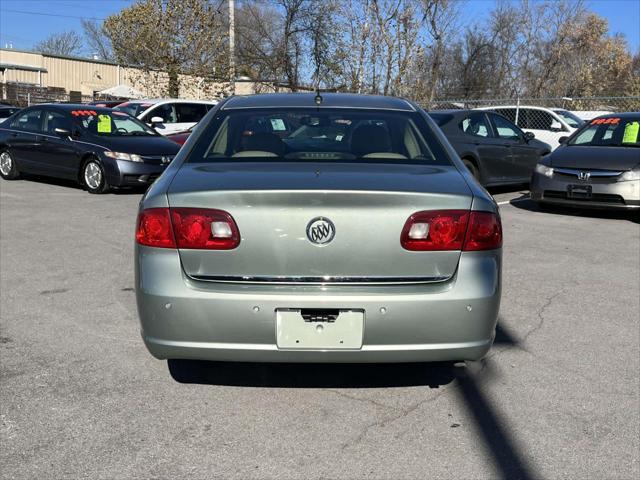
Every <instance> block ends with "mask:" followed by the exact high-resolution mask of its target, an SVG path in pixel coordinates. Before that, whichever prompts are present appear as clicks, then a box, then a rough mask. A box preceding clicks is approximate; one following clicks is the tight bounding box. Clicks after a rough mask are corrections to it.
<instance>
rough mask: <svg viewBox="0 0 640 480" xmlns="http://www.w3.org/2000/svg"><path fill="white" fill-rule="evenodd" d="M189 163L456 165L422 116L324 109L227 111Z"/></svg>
mask: <svg viewBox="0 0 640 480" xmlns="http://www.w3.org/2000/svg"><path fill="white" fill-rule="evenodd" d="M188 161H189V162H220V161H225V162H228V161H261V162H269V161H273V162H276V161H277V162H280V161H313V162H319V161H320V162H325V161H326V162H332V161H333V162H344V161H361V162H376V163H378V162H381V163H419V164H423V163H426V164H433V165H435V164H437V165H449V164H450V161H449V159H448V157H447V155H446V153H445V152H444V149H443V147H442V146H441V145H440V143H439V142H438V140H437V139H436V137H435V135H434V134H433V132H432V131H431V129H430V127H429V126H428V124H427V122H426V121H425V119H424V118H423V117H422V116H421V115H420V114H419V113H417V112H396V111H388V110H365V109H324V108H321V109H317V108H310V109H306V108H305V109H287V110H280V109H273V110H271V109H246V110H244V109H242V110H241V109H238V110H228V111H221V112H219V113H218V115H217V116H215V117H214V118H213V119H212V120H211V122H210V123H209V125H207V127H206V129H205V131H204V132H203V133H202V135H201V136H200V137H199V141H198V142H197V144H196V146H195V147H194V150H193V152H192V153H191V155H190V157H189V160H188Z"/></svg>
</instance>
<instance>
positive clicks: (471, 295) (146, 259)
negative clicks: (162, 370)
mask: <svg viewBox="0 0 640 480" xmlns="http://www.w3.org/2000/svg"><path fill="white" fill-rule="evenodd" d="M500 275H501V251H500V250H496V251H487V252H465V253H463V254H462V256H461V259H460V264H459V267H458V270H457V272H456V275H455V276H454V277H453V278H452V279H450V280H448V281H446V282H442V283H437V284H420V285H393V286H364V285H359V286H356V285H335V286H334V285H327V286H324V287H323V286H309V285H306V286H305V285H301V286H292V285H256V284H253V285H249V284H247V285H237V284H221V283H214V282H201V281H194V280H192V279H190V278H187V277H186V276H185V275H184V273H183V271H182V268H181V265H180V259H179V255H178V252H177V251H174V250H167V249H155V248H148V247H140V246H136V296H137V304H138V313H139V316H140V322H141V327H142V337H143V339H144V342H145V344H146V346H147V348H148V349H149V351H150V352H151V354H152V355H154V356H155V357H156V358H161V359H164V358H183V359H200V360H223V361H257V362H416V361H455V360H476V359H478V358H481V357H482V356H483V355H484V354H485V353H486V352H487V351H488V350H489V348H490V347H491V344H492V342H493V338H494V335H495V326H496V321H497V317H498V310H499V307H500V290H501V280H500ZM256 307H257V308H256ZM281 308H337V309H363V310H364V311H365V323H364V333H363V345H362V347H361V348H359V349H353V350H295V349H288V350H284V349H279V348H278V347H277V345H276V314H275V311H276V309H281ZM381 309H382V310H381Z"/></svg>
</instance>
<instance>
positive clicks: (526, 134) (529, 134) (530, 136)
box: [524, 132, 536, 142]
mask: <svg viewBox="0 0 640 480" xmlns="http://www.w3.org/2000/svg"><path fill="white" fill-rule="evenodd" d="M534 138H536V135H535V134H534V133H533V132H524V139H525V140H526V141H527V142H530V141H531V140H533V139H534Z"/></svg>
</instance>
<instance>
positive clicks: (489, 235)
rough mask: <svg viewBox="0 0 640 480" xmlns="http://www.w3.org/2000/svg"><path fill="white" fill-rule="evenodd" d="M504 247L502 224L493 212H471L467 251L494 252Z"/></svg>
mask: <svg viewBox="0 0 640 480" xmlns="http://www.w3.org/2000/svg"><path fill="white" fill-rule="evenodd" d="M501 246H502V223H501V222H500V217H499V216H498V214H496V213H492V212H471V218H470V219H469V228H468V229H467V238H466V239H465V242H464V248H463V250H465V251H474V250H493V249H494V248H500V247H501Z"/></svg>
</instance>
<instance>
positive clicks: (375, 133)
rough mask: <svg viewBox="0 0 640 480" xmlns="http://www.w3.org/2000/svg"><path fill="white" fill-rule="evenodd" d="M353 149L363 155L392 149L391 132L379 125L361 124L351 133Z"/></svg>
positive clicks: (357, 153) (355, 152)
mask: <svg viewBox="0 0 640 480" xmlns="http://www.w3.org/2000/svg"><path fill="white" fill-rule="evenodd" d="M351 151H352V152H353V153H354V154H356V155H358V156H360V157H362V156H364V155H367V154H369V153H375V152H389V151H391V138H390V137H389V132H387V129H386V128H384V127H381V126H379V125H360V126H358V127H356V129H355V130H354V131H353V134H352V135H351Z"/></svg>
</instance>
